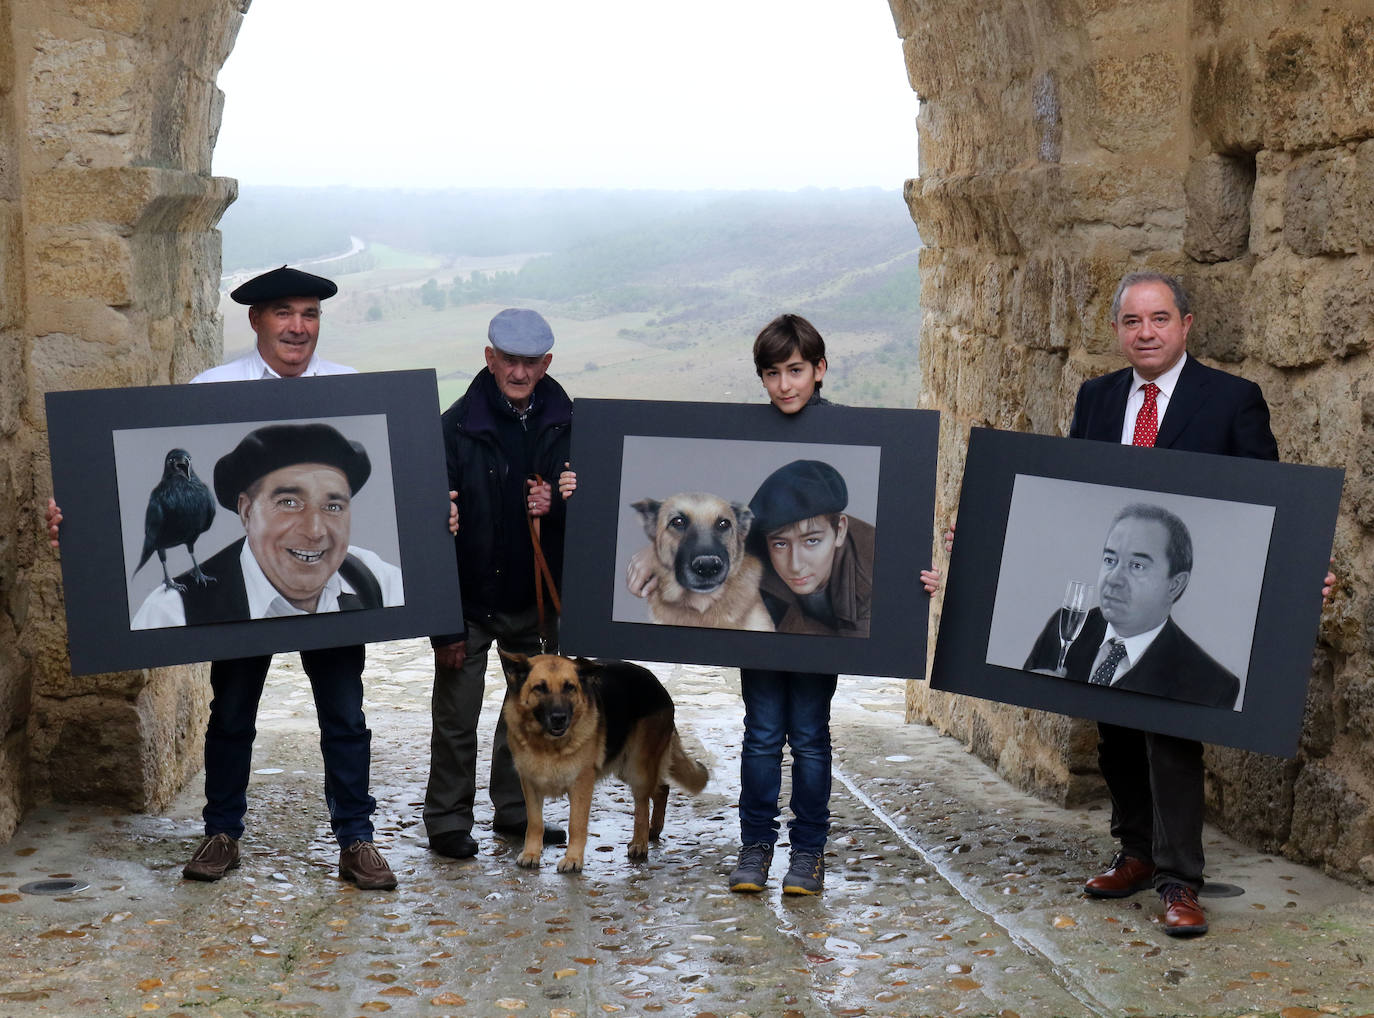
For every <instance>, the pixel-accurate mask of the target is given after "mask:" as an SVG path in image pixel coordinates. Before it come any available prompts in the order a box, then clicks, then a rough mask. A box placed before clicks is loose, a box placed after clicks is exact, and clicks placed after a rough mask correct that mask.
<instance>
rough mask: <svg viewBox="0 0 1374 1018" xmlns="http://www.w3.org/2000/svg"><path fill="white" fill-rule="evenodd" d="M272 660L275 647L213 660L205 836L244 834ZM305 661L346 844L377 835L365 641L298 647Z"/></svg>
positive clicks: (332, 814) (328, 798)
mask: <svg viewBox="0 0 1374 1018" xmlns="http://www.w3.org/2000/svg"><path fill="white" fill-rule="evenodd" d="M271 664H272V657H271V655H270V654H266V655H263V656H261V657H241V658H235V659H234V660H232V661H215V662H214V663H212V664H211V665H210V689H211V691H212V693H213V699H212V700H211V701H210V725H209V728H207V729H206V732H205V809H204V810H203V811H202V813H201V815H202V816H203V817H204V818H205V833H206V835H207V836H210V835H215V834H227V835H229V836H230V837H231V838H241V837H243V815H244V813H245V812H246V811H247V809H248V777H249V773H250V771H251V769H252V766H253V739H254V738H255V737H256V736H257V718H258V701H259V700H260V699H261V698H262V687H263V682H264V680H265V679H266V678H267V669H268V668H269V667H270V666H271ZM301 665H302V666H303V667H304V668H305V674H306V675H308V676H309V677H310V689H311V691H312V692H313V693H314V694H315V714H316V716H317V717H318V719H319V723H320V753H321V755H323V757H324V800H325V803H326V804H327V805H328V807H329V824H330V826H331V827H332V828H333V829H334V837H335V838H337V839H338V842H339V845H340V846H341V847H344V848H346V847H348V846H349V845H351V844H353V842H355V841H371V840H372V813H373V811H374V810H375V809H376V808H377V802H376V800H375V799H373V798H372V796H371V795H369V794H368V791H367V786H368V781H369V777H370V770H371V760H372V756H371V747H372V732H371V731H369V730H368V727H367V719H366V718H365V717H364V716H363V648H362V647H361V646H357V647H329V648H326V649H324V650H305V651H301Z"/></svg>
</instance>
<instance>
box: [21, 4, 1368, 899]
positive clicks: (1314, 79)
mask: <svg viewBox="0 0 1374 1018" xmlns="http://www.w3.org/2000/svg"><path fill="white" fill-rule="evenodd" d="M248 2H249V0H179V2H175V3H174V2H172V0H0V371H3V378H0V435H2V436H3V438H4V446H3V451H0V840H3V839H5V838H8V836H9V835H10V834H11V833H12V832H13V830H14V827H15V825H16V824H17V822H18V819H19V817H20V816H21V814H22V813H23V811H24V810H25V809H26V808H27V807H28V806H29V805H30V804H32V803H33V802H35V801H40V800H42V799H44V798H47V797H49V796H57V797H62V798H76V799H89V800H100V801H107V802H119V803H123V804H126V805H128V806H130V807H132V808H142V809H155V808H157V807H158V806H159V805H160V804H161V803H163V802H165V801H166V799H167V798H168V797H169V796H170V794H171V793H172V792H173V791H174V790H175V789H176V788H177V787H178V786H179V785H180V784H181V783H182V782H183V781H184V780H185V778H186V776H187V775H188V774H189V773H191V772H192V771H193V770H194V769H195V767H196V766H197V765H198V763H199V752H200V739H201V738H202V731H203V725H204V717H205V707H206V705H205V693H204V686H205V684H204V683H203V682H198V681H193V675H194V672H193V670H192V669H166V670H156V671H150V672H140V673H131V674H121V675H112V676H100V677H95V678H83V679H82V680H80V681H76V680H73V679H72V677H71V676H70V674H69V673H68V669H67V666H66V653H65V649H64V647H63V646H62V640H63V637H64V633H65V627H64V625H63V623H62V618H61V615H62V612H61V595H60V583H59V578H58V572H57V568H56V564H55V562H54V561H53V560H52V558H51V556H49V555H48V554H47V549H46V546H45V545H44V544H43V542H42V540H41V537H40V535H39V533H38V526H37V520H36V515H35V506H36V504H37V503H38V502H39V500H40V498H41V497H42V496H43V495H44V494H45V493H46V492H47V490H48V481H47V477H48V469H47V459H46V441H45V431H44V421H43V410H42V393H43V392H44V391H46V390H48V389H54V388H73V387H83V386H86V387H89V386H108V385H139V384H154V383H165V382H177V381H183V380H185V379H186V378H189V377H190V376H191V375H193V374H195V373H196V372H197V371H198V370H200V369H201V368H203V367H205V366H207V365H209V364H210V363H213V362H214V361H216V360H217V359H218V357H219V353H220V346H221V322H220V321H219V318H218V314H217V311H216V306H217V300H216V282H217V279H218V275H219V239H218V234H217V233H216V232H215V229H214V227H215V224H216V223H217V222H218V220H219V216H220V214H221V213H222V212H223V210H224V208H225V207H226V206H227V205H228V203H229V202H230V201H232V199H233V197H234V193H235V187H234V183H233V182H232V181H228V180H222V179H218V178H214V177H212V176H210V153H211V150H212V148H213V144H214V138H215V134H216V132H217V129H218V124H219V115H220V109H221V103H222V96H221V95H220V93H219V91H218V90H217V89H216V87H215V85H214V79H215V75H216V74H217V73H218V70H219V68H220V66H221V65H222V63H223V61H224V59H225V57H226V56H227V55H228V52H229V50H230V48H231V46H232V44H233V41H234V37H235V35H236V32H237V29H238V26H239V24H240V21H241V19H242V16H243V14H244V12H245V11H246V10H247V7H248ZM874 2H876V0H874ZM890 4H891V7H892V10H893V14H894V18H895V21H896V25H897V29H898V33H899V34H900V35H901V37H902V39H903V44H904V49H905V53H906V61H907V66H908V70H909V73H910V77H911V81H912V84H913V87H914V88H915V89H916V90H917V92H918V93H920V94H921V96H922V99H923V102H922V112H921V116H920V121H919V123H920V129H921V136H922V143H921V163H922V165H921V176H920V179H919V180H912V181H910V182H908V184H907V191H906V194H907V200H908V203H909V205H910V207H911V210H912V215H913V218H914V219H915V220H916V222H917V224H918V225H919V227H920V229H921V234H922V236H923V238H924V240H925V243H926V245H927V248H926V251H925V252H924V254H923V257H922V276H923V304H924V308H923V311H924V315H923V317H924V323H923V326H922V337H921V342H922V366H923V370H924V372H925V391H926V399H927V402H928V404H929V405H932V406H934V407H936V408H938V409H940V410H942V411H943V412H944V413H945V414H946V421H947V423H946V427H945V428H944V429H943V438H942V442H943V448H942V450H941V453H942V455H941V470H942V474H941V492H942V503H943V505H942V512H943V513H945V514H947V513H948V512H949V511H950V509H951V508H952V506H953V505H954V504H955V500H956V496H957V490H958V479H959V475H960V472H961V467H962V461H963V444H964V436H965V435H966V432H967V428H968V426H969V425H974V424H979V425H991V426H994V427H1002V428H1021V429H1028V430H1034V431H1038V432H1043V433H1051V434H1053V433H1062V432H1063V430H1064V429H1065V427H1066V426H1067V423H1068V420H1067V417H1068V412H1069V406H1070V400H1071V396H1072V394H1073V392H1074V390H1075V389H1076V387H1077V385H1078V383H1079V382H1080V381H1081V380H1082V379H1083V378H1085V377H1088V376H1089V375H1092V374H1095V373H1098V372H1100V371H1102V370H1105V369H1107V368H1108V367H1112V366H1115V359H1114V356H1113V354H1112V351H1111V349H1110V346H1109V344H1108V342H1107V337H1108V335H1109V334H1108V332H1107V329H1106V320H1107V311H1106V307H1105V303H1106V301H1108V300H1109V299H1110V295H1111V288H1112V284H1113V283H1114V281H1115V279H1116V278H1117V277H1118V276H1119V274H1120V273H1121V271H1123V270H1124V269H1125V268H1127V267H1128V266H1137V265H1149V266H1153V267H1158V268H1162V269H1165V270H1168V271H1176V272H1179V273H1181V274H1182V275H1184V277H1185V278H1186V279H1187V281H1188V283H1189V285H1190V287H1191V288H1192V290H1193V291H1194V293H1195V295H1196V303H1197V304H1198V308H1199V313H1198V322H1197V324H1196V326H1195V328H1194V337H1195V340H1194V349H1195V350H1196V352H1197V353H1199V354H1200V355H1201V356H1203V357H1205V358H1208V359H1211V360H1214V361H1220V362H1224V363H1226V364H1228V365H1230V366H1231V368H1232V369H1233V370H1237V371H1240V372H1242V373H1244V374H1247V375H1250V376H1251V377H1254V378H1256V379H1257V380H1259V381H1260V382H1261V383H1263V384H1264V386H1265V389H1266V392H1267V393H1268V394H1269V397H1270V400H1271V404H1272V406H1273V408H1274V411H1275V422H1276V428H1275V430H1276V431H1277V432H1278V434H1279V436H1280V441H1281V446H1282V451H1283V454H1284V456H1285V458H1288V459H1294V460H1298V461H1302V462H1310V463H1336V464H1343V465H1345V466H1346V467H1347V470H1348V475H1347V488H1346V502H1345V505H1344V512H1343V516H1342V520H1341V525H1340V530H1339V536H1338V542H1337V555H1338V559H1339V561H1340V563H1341V564H1342V565H1343V567H1344V569H1343V571H1344V573H1345V575H1346V576H1347V582H1346V584H1345V585H1344V588H1343V590H1342V591H1341V593H1340V594H1339V596H1338V597H1337V599H1336V601H1335V603H1334V604H1333V606H1332V607H1331V608H1330V609H1329V610H1328V612H1327V615H1326V617H1325V624H1324V627H1323V637H1322V643H1321V645H1320V646H1319V648H1318V651H1317V657H1316V661H1315V666H1314V667H1315V671H1314V682H1313V685H1312V692H1311V695H1310V696H1309V700H1308V718H1307V725H1306V732H1305V737H1304V743H1303V750H1302V754H1301V755H1300V756H1299V758H1298V759H1297V760H1296V761H1277V760H1270V759H1267V758H1255V757H1252V756H1247V755H1244V754H1238V753H1232V752H1225V751H1220V752H1213V753H1211V754H1210V756H1209V763H1210V766H1211V781H1210V784H1209V796H1210V798H1211V803H1210V805H1211V806H1212V809H1213V813H1214V815H1215V816H1216V817H1217V818H1218V819H1219V820H1221V822H1222V823H1224V824H1225V825H1226V826H1227V827H1228V828H1230V829H1231V830H1232V831H1234V832H1236V833H1238V834H1240V835H1241V836H1243V837H1246V838H1248V839H1249V840H1251V841H1252V842H1253V843H1256V844H1258V845H1260V846H1262V847H1264V848H1266V849H1270V850H1281V851H1283V852H1285V853H1286V854H1289V855H1291V856H1293V857H1295V858H1299V859H1303V860H1306V861H1311V862H1316V863H1320V864H1322V865H1324V866H1326V867H1329V868H1331V869H1333V870H1337V871H1340V872H1344V873H1350V874H1355V873H1363V874H1364V875H1365V876H1366V877H1369V878H1371V879H1374V763H1371V762H1370V761H1371V757H1370V754H1369V753H1368V751H1367V747H1368V744H1369V741H1370V739H1371V737H1374V682H1372V681H1371V680H1370V678H1369V673H1370V667H1369V666H1370V656H1371V652H1374V644H1372V643H1371V637H1370V633H1371V631H1374V627H1372V626H1371V620H1370V613H1371V611H1374V602H1371V600H1370V597H1369V591H1368V585H1367V584H1366V583H1365V582H1364V580H1363V577H1364V569H1363V567H1364V566H1365V565H1366V564H1367V563H1368V562H1369V561H1370V559H1371V552H1372V551H1374V549H1372V548H1371V542H1370V532H1371V529H1374V452H1371V451H1370V448H1369V443H1367V442H1366V441H1364V433H1365V431H1366V430H1367V428H1368V427H1369V424H1370V422H1371V421H1374V395H1369V394H1368V393H1370V392H1374V388H1371V385H1372V384H1374V383H1371V377H1370V376H1371V370H1370V364H1369V353H1368V350H1369V345H1370V342H1371V337H1374V285H1372V284H1371V273H1372V272H1374V226H1371V224H1374V140H1371V139H1372V138H1374V15H1371V13H1370V10H1369V6H1368V0H1331V2H1329V3H1327V4H1325V5H1323V6H1322V7H1319V8H1318V7H1313V6H1312V5H1307V4H1301V3H1298V2H1297V0H1280V2H1275V3H1271V4H1267V5H1264V7H1263V9H1262V11H1261V12H1260V13H1256V11H1255V9H1254V5H1252V4H1249V3H1245V2H1243V0H1204V2H1199V0H1157V2H1154V3H1150V4H1140V3H1135V2H1130V0H1069V2H1059V0H1029V2H1027V0H890ZM909 704H910V711H909V713H910V716H911V717H913V718H919V719H923V720H929V721H931V722H933V723H935V724H937V725H939V726H940V727H941V728H943V729H944V730H946V731H949V732H952V733H954V734H956V735H958V736H959V737H961V738H963V739H965V740H967V741H968V742H969V743H970V744H971V745H972V746H973V747H974V748H975V749H976V750H977V751H978V752H979V753H980V754H981V755H983V756H984V757H985V758H987V759H989V760H993V761H995V762H996V763H997V765H998V766H999V767H1000V769H1001V770H1002V771H1003V773H1005V774H1007V775H1008V776H1010V777H1012V778H1014V779H1015V780H1017V781H1019V782H1021V783H1022V784H1024V785H1027V786H1029V787H1033V788H1037V789H1039V790H1041V791H1042V792H1043V793H1046V794H1048V795H1050V796H1052V797H1056V798H1059V799H1061V800H1072V799H1076V798H1079V797H1081V796H1083V795H1085V794H1088V793H1089V792H1091V790H1092V789H1093V788H1094V787H1095V786H1094V784H1093V780H1092V777H1091V774H1092V771H1093V768H1092V764H1091V751H1092V741H1093V740H1092V738H1091V735H1090V733H1089V732H1088V731H1087V730H1086V729H1085V727H1084V726H1082V725H1079V724H1075V723H1072V722H1069V721H1067V720H1065V719H1061V718H1056V717H1051V716H1046V715H1030V716H1026V715H1025V713H1024V712H1021V711H1012V710H1008V709H1001V708H997V707H995V706H993V705H988V704H983V703H970V702H967V701H957V700H951V699H950V698H946V697H941V696H939V695H935V694H931V693H929V692H928V691H927V690H926V689H925V687H924V685H923V684H921V683H914V684H912V689H911V691H910V694H909ZM59 765H60V767H61V777H60V778H57V777H56V776H55V772H56V769H57V766H59Z"/></svg>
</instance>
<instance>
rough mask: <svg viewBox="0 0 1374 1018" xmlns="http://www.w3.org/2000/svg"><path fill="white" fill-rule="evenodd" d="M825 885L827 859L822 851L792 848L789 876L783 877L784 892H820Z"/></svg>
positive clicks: (788, 869)
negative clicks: (822, 854)
mask: <svg viewBox="0 0 1374 1018" xmlns="http://www.w3.org/2000/svg"><path fill="white" fill-rule="evenodd" d="M824 886H825V859H824V858H822V856H821V853H820V852H808V851H807V850H806V849H804V848H794V849H792V861H791V864H790V865H789V866H788V867H787V876H785V877H783V878H782V893H783V894H820V893H821V888H823V887H824Z"/></svg>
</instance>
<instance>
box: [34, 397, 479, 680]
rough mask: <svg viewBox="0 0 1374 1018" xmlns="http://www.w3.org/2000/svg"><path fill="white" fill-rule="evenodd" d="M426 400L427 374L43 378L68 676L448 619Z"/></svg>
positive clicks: (446, 570) (443, 514)
mask: <svg viewBox="0 0 1374 1018" xmlns="http://www.w3.org/2000/svg"><path fill="white" fill-rule="evenodd" d="M345 408H346V409H345ZM437 408H438V397H437V387H436V384H435V376H434V373H433V372H432V371H405V372H384V373H374V374H350V375H336V376H326V377H318V378H299V379H285V380H265V381H255V382H223V383H206V384H201V385H195V386H160V387H153V388H142V389H111V390H88V391H82V392H61V393H49V394H48V422H49V440H50V446H51V450H52V461H53V487H54V493H55V497H56V500H57V502H58V504H59V505H60V506H61V507H62V510H63V515H64V519H63V524H62V534H61V539H62V568H63V582H64V588H65V594H66V603H67V617H68V639H69V647H70V653H71V660H72V670H73V672H74V673H76V674H82V673H87V672H96V671H116V670H121V669H126V668H134V667H151V666H155V665H166V664H177V663H183V662H188V661H201V660H218V659H220V658H226V657H243V656H246V655H251V654H263V653H272V652H277V651H284V650H309V649H314V648H319V647H328V646H339V645H344V644H353V643H358V642H365V641H366V642H371V641H375V640H384V639H394V638H399V637H404V636H419V635H427V634H429V633H433V632H452V631H454V630H455V627H459V626H460V625H461V623H460V621H459V620H461V618H462V615H461V608H460V606H459V602H458V587H457V573H456V565H455V562H454V557H453V550H452V549H453V546H452V539H451V537H450V535H449V534H448V530H447V525H446V524H447V512H448V510H447V503H448V499H447V490H446V483H445V476H446V475H445V471H444V463H443V452H442V446H441V443H440V439H439V431H438V415H437ZM422 506H425V507H429V510H430V511H428V512H424V511H422V510H421V508H420V507H422ZM421 591H423V592H424V596H421V595H420V592H421Z"/></svg>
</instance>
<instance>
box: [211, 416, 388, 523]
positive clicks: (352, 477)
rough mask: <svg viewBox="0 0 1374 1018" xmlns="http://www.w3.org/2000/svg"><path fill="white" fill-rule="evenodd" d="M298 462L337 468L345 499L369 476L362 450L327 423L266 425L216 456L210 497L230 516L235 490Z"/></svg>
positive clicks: (235, 503) (369, 466) (236, 495)
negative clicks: (345, 482) (344, 482)
mask: <svg viewBox="0 0 1374 1018" xmlns="http://www.w3.org/2000/svg"><path fill="white" fill-rule="evenodd" d="M297 463H323V464H324V465H325V466H330V467H336V468H337V469H338V470H339V471H340V472H341V473H342V474H343V475H344V476H345V477H346V478H348V492H349V494H350V495H352V494H356V493H357V491H358V489H359V488H361V487H362V486H363V484H364V483H365V482H366V481H367V479H368V477H369V476H370V475H371V474H372V461H371V460H369V459H368V458H367V450H366V449H364V448H363V447H362V446H361V445H359V444H358V443H357V442H350V441H349V440H348V439H346V438H344V437H343V435H341V434H339V433H338V432H337V431H335V430H334V429H333V428H331V427H330V426H329V425H328V424H270V425H268V426H267V427H265V428H258V430H257V431H252V432H249V433H248V434H247V435H245V436H244V438H243V441H242V442H240V443H239V444H238V445H236V446H235V447H234V450H233V452H230V453H228V454H226V455H224V456H221V457H220V459H219V462H218V463H216V464H215V498H217V499H218V500H219V504H220V505H222V506H224V508H226V509H228V510H229V511H230V512H237V511H238V504H239V493H240V492H243V491H247V490H248V489H249V488H251V487H252V486H253V482H254V481H256V480H257V479H258V478H259V477H264V476H266V475H267V474H270V473H271V472H272V471H273V470H280V469H281V468H282V467H289V466H294V465H295V464H297Z"/></svg>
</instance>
